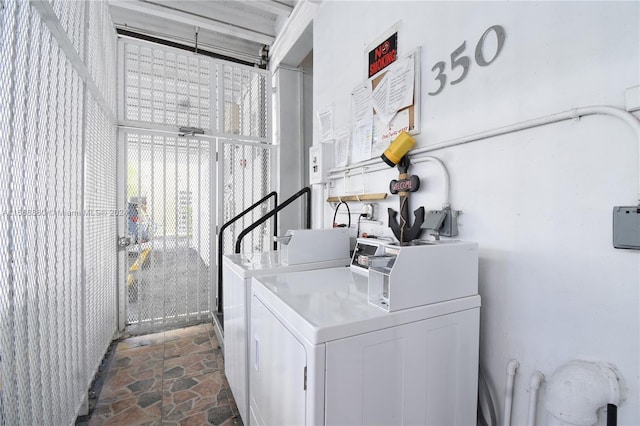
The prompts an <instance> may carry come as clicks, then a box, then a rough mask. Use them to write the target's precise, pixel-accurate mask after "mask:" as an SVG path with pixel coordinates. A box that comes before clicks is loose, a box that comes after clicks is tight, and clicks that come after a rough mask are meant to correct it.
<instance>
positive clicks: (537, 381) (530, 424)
mask: <svg viewBox="0 0 640 426" xmlns="http://www.w3.org/2000/svg"><path fill="white" fill-rule="evenodd" d="M542 382H544V374H542V373H541V372H539V371H536V372H535V373H533V375H532V376H531V380H529V417H528V419H527V426H535V425H536V406H537V405H538V389H540V386H541V385H542Z"/></svg>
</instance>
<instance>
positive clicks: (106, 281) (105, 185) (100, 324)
mask: <svg viewBox="0 0 640 426" xmlns="http://www.w3.org/2000/svg"><path fill="white" fill-rule="evenodd" d="M86 126H87V127H86V139H87V143H86V148H85V150H86V155H85V159H86V165H85V193H86V196H85V224H84V226H85V233H84V235H85V244H84V257H85V271H86V272H85V274H86V354H87V378H88V379H89V380H91V378H93V376H94V374H95V372H96V371H97V369H98V367H99V366H100V363H101V361H102V358H103V356H104V354H105V352H106V351H107V349H108V347H109V344H110V342H111V340H112V339H113V336H114V334H115V332H116V329H117V306H116V301H117V288H118V283H119V281H118V275H117V270H118V268H117V266H118V265H117V249H116V245H115V237H116V235H117V229H116V219H117V217H118V216H119V215H121V214H124V212H120V211H118V210H116V200H117V198H116V197H117V181H116V168H117V167H116V154H117V153H116V144H115V143H114V141H115V139H116V135H117V130H116V127H115V126H114V125H112V124H111V123H110V122H109V120H108V119H107V117H106V115H105V113H104V111H102V109H101V108H100V106H99V105H98V103H97V102H96V100H95V99H94V97H93V96H92V95H91V94H90V93H89V94H88V96H87V112H86Z"/></svg>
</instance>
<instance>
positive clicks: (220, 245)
mask: <svg viewBox="0 0 640 426" xmlns="http://www.w3.org/2000/svg"><path fill="white" fill-rule="evenodd" d="M271 197H273V198H274V205H275V206H276V207H277V206H278V193H277V192H276V191H271V192H270V193H268V194H267V195H265V196H264V197H262V198H261V199H259V200H258V201H256V202H255V203H253V204H252V205H251V206H249V207H247V208H246V209H245V210H243V211H242V213H239V214H238V215H236V216H235V217H234V218H233V219H231V220H229V221H228V222H227V223H225V224H224V225H222V227H221V228H220V232H219V235H218V312H222V255H223V253H222V252H223V250H224V247H223V245H224V243H223V233H224V230H225V229H227V228H228V227H229V226H231V225H232V224H233V223H235V222H237V221H238V220H240V219H241V218H242V217H244V216H245V215H247V214H248V213H249V212H251V211H252V210H253V209H255V208H256V207H258V206H259V205H261V204H262V203H264V202H265V201H267V200H268V199H269V198H271ZM277 235H278V216H274V218H273V236H274V237H275V236H277ZM276 248H277V244H276V242H275V241H274V242H273V249H274V250H275V249H276Z"/></svg>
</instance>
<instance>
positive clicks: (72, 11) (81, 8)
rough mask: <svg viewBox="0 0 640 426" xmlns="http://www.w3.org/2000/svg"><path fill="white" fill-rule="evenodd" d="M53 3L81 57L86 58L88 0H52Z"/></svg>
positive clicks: (59, 19)
mask: <svg viewBox="0 0 640 426" xmlns="http://www.w3.org/2000/svg"><path fill="white" fill-rule="evenodd" d="M51 3H52V4H53V11H54V12H55V14H56V17H57V18H58V21H60V24H61V25H62V28H63V29H64V31H65V33H66V34H67V36H68V37H69V39H70V40H71V43H72V44H73V47H74V48H75V50H76V52H77V53H78V55H79V56H80V58H81V59H84V36H85V34H84V31H85V7H86V5H87V3H88V2H84V1H69V0H52V1H51Z"/></svg>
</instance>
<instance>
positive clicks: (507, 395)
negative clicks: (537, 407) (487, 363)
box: [502, 359, 520, 426]
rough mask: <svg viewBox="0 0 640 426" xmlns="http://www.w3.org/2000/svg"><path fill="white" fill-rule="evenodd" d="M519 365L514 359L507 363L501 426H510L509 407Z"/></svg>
mask: <svg viewBox="0 0 640 426" xmlns="http://www.w3.org/2000/svg"><path fill="white" fill-rule="evenodd" d="M519 366H520V363H519V362H518V360H516V359H512V360H509V362H508V363H507V384H506V386H505V390H504V419H503V421H502V424H503V426H511V406H512V405H513V382H514V381H515V378H516V372H517V370H518V367H519Z"/></svg>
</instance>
